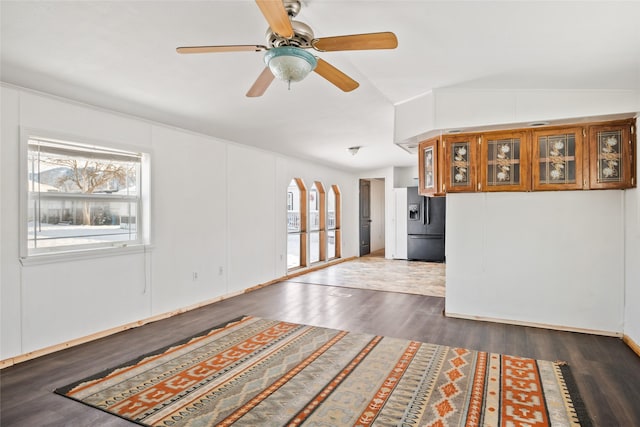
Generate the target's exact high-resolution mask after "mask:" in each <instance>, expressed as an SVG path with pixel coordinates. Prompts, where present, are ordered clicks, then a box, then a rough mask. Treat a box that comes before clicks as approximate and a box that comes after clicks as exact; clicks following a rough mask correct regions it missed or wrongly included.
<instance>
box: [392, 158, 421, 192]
mask: <svg viewBox="0 0 640 427" xmlns="http://www.w3.org/2000/svg"><path fill="white" fill-rule="evenodd" d="M417 185H418V154H416V155H415V165H414V166H411V167H402V168H400V167H396V168H393V188H407V187H416V186H417Z"/></svg>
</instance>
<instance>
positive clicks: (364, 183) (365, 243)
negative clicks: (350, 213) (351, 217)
mask: <svg viewBox="0 0 640 427" xmlns="http://www.w3.org/2000/svg"><path fill="white" fill-rule="evenodd" d="M370 252H371V182H369V181H368V180H366V179H361V180H360V256H363V255H367V254H369V253H370Z"/></svg>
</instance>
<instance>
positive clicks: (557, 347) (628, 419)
mask: <svg viewBox="0 0 640 427" xmlns="http://www.w3.org/2000/svg"><path fill="white" fill-rule="evenodd" d="M443 308H444V299H443V298H438V297H428V296H418V295H408V294H398V293H391V292H381V291H369V290H360V289H347V288H339V287H332V286H325V285H311V284H304V283H294V282H283V283H278V284H274V285H271V286H267V287H265V288H262V289H259V290H256V291H253V292H249V293H247V294H244V295H240V296H237V297H234V298H230V299H228V300H224V301H221V302H218V303H215V304H211V305H209V306H206V307H203V308H200V309H197V310H194V311H191V312H188V313H184V314H181V315H178V316H175V317H173V318H170V319H165V320H161V321H158V322H155V323H151V324H148V325H145V326H142V327H139V328H136V329H132V330H129V331H126V332H121V333H118V334H116V335H112V336H109V337H106V338H103V339H100V340H97V341H94V342H91V343H87V344H84V345H80V346H77V347H74V348H70V349H67V350H64V351H60V352H57V353H54V354H50V355H47V356H43V357H41V358H38V359H35V360H31V361H27V362H24V363H21V364H18V365H15V366H12V367H9V368H6V369H4V370H2V371H1V372H0V382H1V389H0V390H1V394H0V399H1V406H0V408H1V418H0V425H2V427H9V426H29V427H31V426H125V425H127V426H128V425H133V424H131V423H129V422H127V421H125V420H122V419H120V418H117V417H115V416H112V415H109V414H106V413H103V412H102V411H99V410H96V409H93V408H90V407H88V406H85V405H83V404H81V403H77V402H75V401H72V400H70V399H67V398H65V397H62V396H59V395H56V394H54V393H53V390H54V389H55V388H57V387H60V386H63V385H66V384H68V383H71V382H73V381H75V380H78V379H81V378H83V377H86V376H89V375H91V374H94V373H96V372H98V371H101V370H103V369H106V368H109V367H112V366H115V365H118V364H121V363H123V362H126V361H128V360H130V359H133V358H135V357H136V356H139V355H141V354H143V353H146V352H149V351H151V350H153V349H156V348H160V347H163V346H165V345H168V344H171V343H173V342H175V341H178V340H180V339H182V338H185V337H187V336H190V335H192V334H195V333H198V332H200V331H202V330H205V329H207V328H209V327H211V326H215V325H217V324H219V323H222V322H224V321H226V320H229V319H231V318H234V317H237V316H239V315H242V314H250V315H255V316H259V317H265V318H271V319H279V320H286V321H291V322H297V323H306V324H311V325H317V326H324V327H331V328H338V329H345V330H350V331H360V332H368V333H374V334H379V335H387V336H394V337H401V338H406V339H414V340H420V341H426V342H431V343H437V344H444V345H449V346H460V347H466V348H471V349H476V350H482V351H489V352H498V353H507V354H513V355H519V356H526V357H532V358H536V359H546V360H564V361H567V362H568V363H569V366H570V367H571V370H572V372H573V375H574V377H575V379H576V382H577V385H578V387H579V390H580V393H581V395H582V397H583V400H584V401H585V403H586V406H587V408H588V411H589V414H590V416H591V418H592V419H593V422H594V425H596V426H607V427H608V426H625V427H628V426H640V357H638V356H637V355H636V354H634V353H633V352H632V351H631V350H630V349H629V348H628V347H627V346H626V345H625V344H624V343H623V342H622V341H621V340H620V339H617V338H610V337H601V336H594V335H587V334H579V333H572V332H558V331H551V330H544V329H537V328H530V327H521V326H511V325H504V324H496V323H488V322H476V321H471V320H462V319H451V318H446V317H444V316H443V315H442V311H443Z"/></svg>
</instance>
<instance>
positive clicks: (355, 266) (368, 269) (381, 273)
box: [289, 257, 446, 297]
mask: <svg viewBox="0 0 640 427" xmlns="http://www.w3.org/2000/svg"><path fill="white" fill-rule="evenodd" d="M445 268H446V266H445V264H442V263H436V262H422V261H403V260H398V259H384V258H377V257H360V258H356V259H354V260H352V261H347V262H343V263H340V264H336V265H332V266H329V267H326V268H323V269H321V270H318V271H312V272H311V273H307V274H303V275H300V276H297V277H294V278H292V279H289V281H290V282H301V283H312V284H314V285H330V286H342V287H346V288H359V289H370V290H375V291H387V292H400V293H405V294H416V295H429V296H434V297H444V296H445Z"/></svg>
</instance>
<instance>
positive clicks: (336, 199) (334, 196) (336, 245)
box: [327, 185, 341, 259]
mask: <svg viewBox="0 0 640 427" xmlns="http://www.w3.org/2000/svg"><path fill="white" fill-rule="evenodd" d="M340 256H341V254H340V189H339V188H338V186H337V185H332V186H331V187H330V188H329V194H328V197H327V259H333V258H340Z"/></svg>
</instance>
